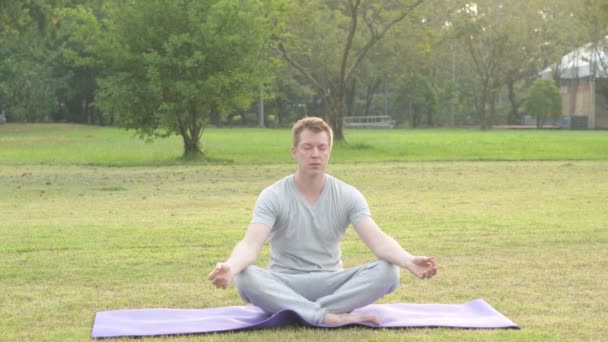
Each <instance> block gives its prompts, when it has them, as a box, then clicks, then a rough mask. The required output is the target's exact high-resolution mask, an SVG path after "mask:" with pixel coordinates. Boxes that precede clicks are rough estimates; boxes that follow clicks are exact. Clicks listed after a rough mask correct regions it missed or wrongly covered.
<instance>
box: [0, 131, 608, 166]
mask: <svg viewBox="0 0 608 342" xmlns="http://www.w3.org/2000/svg"><path fill="white" fill-rule="evenodd" d="M345 135H346V139H347V144H336V146H335V148H334V153H333V155H332V161H333V162H334V163H342V162H369V161H463V160H474V161H476V160H608V131H568V130H566V131H562V130H541V131H538V130H494V131H485V132H484V131H480V130H477V129H470V130H464V129H462V130H448V129H445V130H401V129H393V130H390V129H385V130H364V129H359V130H346V133H345ZM202 140H203V145H204V147H205V149H206V152H207V154H208V157H209V159H210V160H211V162H212V163H232V164H268V163H272V164H282V163H289V162H291V161H292V159H291V156H290V154H289V148H290V144H291V133H290V131H289V130H287V129H253V128H249V129H248V128H234V129H230V128H222V129H217V128H209V129H207V130H206V131H205V132H204V134H203V137H202ZM182 153H183V146H182V141H181V138H179V137H176V136H173V137H170V138H166V139H158V140H156V141H154V142H152V143H146V142H145V141H143V140H140V139H138V138H136V137H135V136H134V134H133V133H132V132H128V131H125V130H121V129H117V128H109V127H94V126H82V125H66V124H37V125H31V124H30V125H23V124H7V125H0V163H23V164H31V163H54V164H56V163H61V164H86V165H127V166H142V165H147V166H150V165H179V164H181V161H180V157H181V155H182Z"/></svg>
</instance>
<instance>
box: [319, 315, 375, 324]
mask: <svg viewBox="0 0 608 342" xmlns="http://www.w3.org/2000/svg"><path fill="white" fill-rule="evenodd" d="M363 322H367V323H372V324H375V325H380V318H378V316H376V315H374V314H371V313H354V314H353V313H343V314H335V313H331V312H329V313H327V314H326V315H325V318H324V319H323V321H322V322H321V323H322V324H324V325H329V326H337V325H346V324H354V323H363Z"/></svg>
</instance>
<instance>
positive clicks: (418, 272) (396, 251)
mask: <svg viewBox="0 0 608 342" xmlns="http://www.w3.org/2000/svg"><path fill="white" fill-rule="evenodd" d="M354 227H355V230H356V231H357V234H359V237H360V238H361V240H363V242H364V243H365V244H366V245H367V247H369V249H370V250H371V251H372V253H374V255H376V257H378V258H379V259H382V260H385V261H387V262H390V263H391V264H394V265H397V266H399V267H401V268H405V269H406V270H408V271H409V272H410V273H412V274H413V275H415V276H416V277H418V278H421V279H428V278H431V277H433V276H434V275H435V274H436V273H437V266H436V265H435V258H434V257H426V256H414V255H411V254H410V253H408V252H406V251H405V250H404V249H403V248H402V247H401V246H400V245H399V243H398V242H397V241H395V239H393V238H392V237H390V236H389V235H387V234H386V233H385V232H383V231H382V230H381V229H380V228H379V227H378V225H377V224H376V222H374V220H373V219H372V218H371V217H366V218H363V219H361V220H360V221H359V222H357V224H356V225H355V226H354Z"/></svg>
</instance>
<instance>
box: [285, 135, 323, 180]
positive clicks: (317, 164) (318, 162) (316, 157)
mask: <svg viewBox="0 0 608 342" xmlns="http://www.w3.org/2000/svg"><path fill="white" fill-rule="evenodd" d="M330 153H331V147H330V145H329V136H328V135H327V132H325V131H321V132H319V133H315V132H313V131H311V130H308V129H305V130H303V131H302V132H301V133H300V142H299V143H298V145H297V146H294V147H292V148H291V155H292V156H293V158H294V159H295V160H296V161H297V162H298V167H299V170H300V171H301V172H303V173H304V174H311V175H313V174H320V173H324V172H325V167H326V166H327V162H328V161H329V155H330Z"/></svg>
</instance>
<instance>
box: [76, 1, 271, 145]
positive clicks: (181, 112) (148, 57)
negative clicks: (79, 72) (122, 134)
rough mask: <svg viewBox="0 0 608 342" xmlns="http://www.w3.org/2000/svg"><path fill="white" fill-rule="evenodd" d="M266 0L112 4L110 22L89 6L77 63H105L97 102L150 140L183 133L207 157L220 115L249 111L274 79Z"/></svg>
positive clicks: (81, 18)
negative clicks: (205, 136) (206, 142)
mask: <svg viewBox="0 0 608 342" xmlns="http://www.w3.org/2000/svg"><path fill="white" fill-rule="evenodd" d="M267 9H268V8H267V7H266V5H265V4H264V3H263V2H261V1H255V0H251V1H234V0H207V1H188V0H181V1H171V2H166V1H161V0H151V1H136V2H124V1H108V2H107V3H106V6H105V7H104V15H103V17H102V18H103V19H98V18H97V17H96V16H95V15H94V14H93V13H92V12H91V11H90V10H88V9H85V8H83V7H80V8H77V9H74V10H69V11H65V12H64V15H65V16H66V20H68V21H70V22H73V23H82V24H83V25H81V26H80V27H81V28H80V29H74V34H73V35H72V38H71V41H72V42H73V43H74V44H77V45H80V46H82V47H83V49H84V52H85V53H84V54H83V53H76V52H75V53H72V54H71V55H70V58H71V59H72V60H73V61H74V63H75V64H77V65H87V66H93V67H97V66H100V65H101V66H104V67H105V68H107V73H106V75H105V76H103V77H101V78H99V79H98V84H99V90H98V93H97V96H96V98H95V105H96V106H97V107H98V108H100V109H101V110H103V111H105V112H109V113H112V114H113V115H114V116H115V118H116V120H117V122H118V123H120V124H121V125H123V126H125V127H127V128H130V129H135V130H136V131H137V132H138V134H139V135H140V136H142V137H147V138H154V137H158V136H167V135H170V134H179V135H181V136H182V138H183V141H184V153H185V154H188V153H197V152H200V142H199V139H200V136H201V135H202V132H203V130H204V128H205V127H206V125H207V123H208V120H209V116H210V114H211V113H212V112H219V113H222V114H224V113H227V112H228V111H230V110H233V109H239V108H240V109H244V108H247V107H248V106H249V104H250V103H251V102H252V100H253V99H255V98H256V97H257V94H258V89H259V85H260V84H261V83H263V82H266V81H268V80H269V79H270V78H271V76H272V74H271V73H270V72H269V69H268V68H269V67H270V66H271V59H270V58H269V56H268V55H267V52H268V40H269V38H270V35H271V33H272V27H271V23H270V18H269V16H268V15H267V14H268V11H267Z"/></svg>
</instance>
